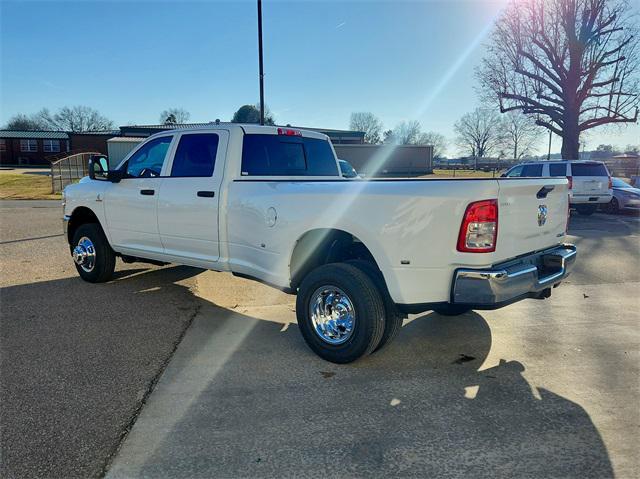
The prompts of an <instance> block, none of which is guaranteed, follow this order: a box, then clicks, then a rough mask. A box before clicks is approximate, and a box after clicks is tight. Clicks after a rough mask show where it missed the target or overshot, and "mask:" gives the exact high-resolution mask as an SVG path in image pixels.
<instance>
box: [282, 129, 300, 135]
mask: <svg viewBox="0 0 640 479" xmlns="http://www.w3.org/2000/svg"><path fill="white" fill-rule="evenodd" d="M278 135H285V136H302V132H301V131H300V130H292V129H291V128H278Z"/></svg>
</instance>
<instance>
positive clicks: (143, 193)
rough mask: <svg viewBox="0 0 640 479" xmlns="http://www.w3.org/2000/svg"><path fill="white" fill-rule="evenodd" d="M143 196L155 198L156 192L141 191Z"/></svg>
mask: <svg viewBox="0 0 640 479" xmlns="http://www.w3.org/2000/svg"><path fill="white" fill-rule="evenodd" d="M140 194H141V195H145V196H153V195H155V194H156V190H140Z"/></svg>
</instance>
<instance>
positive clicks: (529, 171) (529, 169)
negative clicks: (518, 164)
mask: <svg viewBox="0 0 640 479" xmlns="http://www.w3.org/2000/svg"><path fill="white" fill-rule="evenodd" d="M520 176H522V177H527V178H531V177H536V176H542V165H524V167H523V168H522V174H521V175H520Z"/></svg>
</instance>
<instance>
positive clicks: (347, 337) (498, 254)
mask: <svg viewBox="0 0 640 479" xmlns="http://www.w3.org/2000/svg"><path fill="white" fill-rule="evenodd" d="M89 172H90V174H89V177H88V178H83V179H82V180H81V181H80V182H79V183H78V184H75V185H71V186H68V187H67V188H66V189H65V192H64V199H63V203H64V225H65V232H66V234H67V238H68V241H69V244H70V251H71V254H72V257H73V260H74V262H75V264H76V267H77V270H78V273H79V274H80V276H81V277H82V278H83V279H84V280H86V281H90V282H95V283H98V282H103V281H108V280H109V279H110V278H111V276H112V274H113V271H114V267H115V261H116V257H120V258H121V259H122V260H123V261H125V262H133V261H143V262H161V263H179V264H184V265H191V266H196V267H200V268H206V269H211V270H216V271H230V272H232V273H233V274H235V275H240V276H244V277H249V278H253V279H256V280H258V281H262V282H264V283H267V284H269V285H272V286H274V287H276V288H279V289H281V290H283V291H286V292H289V293H291V294H296V295H297V300H296V301H297V303H296V310H297V319H298V325H299V327H300V331H301V333H302V335H303V337H304V339H305V341H306V342H307V344H308V345H309V346H310V347H311V349H312V350H313V351H315V352H316V353H317V354H318V355H320V356H321V357H322V358H324V359H326V360H329V361H333V362H336V363H347V362H350V361H354V360H356V359H357V358H359V357H361V356H363V355H366V354H369V353H371V352H373V351H375V350H377V349H380V348H381V347H382V346H383V345H385V344H387V343H389V341H391V340H392V339H393V337H394V336H395V335H396V333H397V332H398V330H399V328H400V326H401V325H402V320H403V318H404V317H406V315H407V314H409V313H420V312H423V311H427V310H435V311H437V312H439V313H442V314H461V313H463V312H465V311H468V310H470V309H495V308H499V307H502V306H505V305H507V304H510V303H512V302H514V301H518V300H521V299H524V298H537V299H542V298H547V297H548V296H549V295H550V294H551V289H552V288H553V287H555V286H557V285H558V284H559V283H560V281H561V280H562V279H563V278H565V277H566V276H567V275H568V274H569V272H570V271H571V269H572V266H573V264H574V262H575V258H576V248H575V247H574V246H573V245H569V244H564V239H565V234H566V228H567V221H568V215H567V212H568V191H567V179H566V178H500V179H497V178H477V179H476V178H473V179H370V180H369V179H368V180H364V179H360V178H353V179H350V178H345V177H343V176H342V175H341V174H340V169H339V166H338V160H337V159H336V156H335V152H334V150H333V147H332V146H331V143H330V142H329V140H328V138H327V137H326V136H324V135H322V134H319V133H316V132H312V131H305V130H296V129H291V128H279V127H267V126H257V125H237V124H220V125H211V126H207V127H205V128H198V129H177V130H170V131H166V132H162V133H158V134H155V135H153V136H151V137H149V138H148V139H146V140H145V141H144V142H143V143H141V144H140V145H139V146H138V147H137V148H136V149H135V150H133V151H132V152H131V153H130V154H129V155H128V156H127V157H126V158H125V159H124V160H123V161H122V162H121V163H120V164H119V165H118V166H117V167H116V168H115V169H111V170H109V169H108V162H107V159H106V157H96V158H92V160H91V161H90V165H89Z"/></svg>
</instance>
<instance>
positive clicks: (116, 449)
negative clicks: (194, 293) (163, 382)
mask: <svg viewBox="0 0 640 479" xmlns="http://www.w3.org/2000/svg"><path fill="white" fill-rule="evenodd" d="M201 309H202V304H201V303H197V304H196V305H195V306H194V309H193V312H192V313H191V315H190V316H189V319H188V320H187V322H186V324H185V327H184V329H183V330H182V332H181V333H180V336H179V337H178V339H177V340H176V341H175V342H174V343H173V346H172V348H171V351H170V352H169V354H168V355H167V357H166V358H165V359H164V361H163V362H162V364H160V367H159V368H158V371H157V372H156V374H155V375H154V376H153V377H152V378H151V381H149V384H148V385H147V387H146V389H145V391H144V394H142V396H141V399H140V400H139V401H138V403H137V404H136V407H135V409H134V411H133V414H132V415H131V417H130V418H129V420H128V421H127V423H126V425H125V427H124V428H123V430H122V432H121V433H120V437H119V438H118V440H117V442H116V444H115V445H114V446H113V448H112V449H111V452H110V453H109V454H108V455H107V457H106V458H105V460H104V462H103V465H102V468H101V469H100V477H105V476H106V475H107V472H109V468H110V467H111V464H112V463H113V460H114V459H115V457H116V456H117V455H118V452H119V451H120V448H121V447H122V445H123V444H124V442H125V440H126V439H127V436H128V435H129V432H130V431H131V429H132V428H133V426H134V425H135V423H136V421H137V420H138V417H139V416H140V414H141V413H142V410H143V409H144V407H145V405H146V404H147V401H148V400H149V397H150V396H151V394H153V391H154V390H155V388H156V385H157V384H158V382H159V381H160V378H161V377H162V375H163V374H164V371H165V370H166V369H167V366H169V363H170V362H171V359H173V355H174V354H175V353H176V351H177V349H178V346H180V343H181V342H182V340H183V338H184V337H185V335H186V334H187V331H188V330H189V328H190V327H191V324H192V323H193V320H194V319H195V318H196V316H198V314H199V313H200V310H201Z"/></svg>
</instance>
